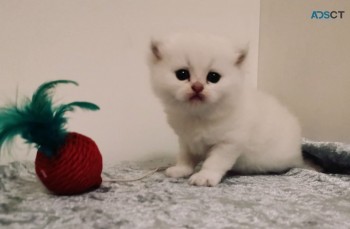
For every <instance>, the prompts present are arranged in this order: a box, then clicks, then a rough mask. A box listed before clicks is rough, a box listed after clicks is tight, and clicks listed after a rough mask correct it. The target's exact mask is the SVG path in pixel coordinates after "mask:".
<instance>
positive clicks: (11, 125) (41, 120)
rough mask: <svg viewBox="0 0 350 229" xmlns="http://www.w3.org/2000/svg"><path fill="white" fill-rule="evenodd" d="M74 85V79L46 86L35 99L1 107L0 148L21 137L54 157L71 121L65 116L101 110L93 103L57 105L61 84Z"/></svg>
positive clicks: (49, 83) (43, 86) (54, 82)
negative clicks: (55, 95) (56, 91)
mask: <svg viewBox="0 0 350 229" xmlns="http://www.w3.org/2000/svg"><path fill="white" fill-rule="evenodd" d="M68 83H71V84H74V85H78V84H77V83H76V82H74V81H71V80H57V81H51V82H47V83H44V84H42V85H41V86H40V87H39V88H38V89H37V90H36V91H35V92H34V94H33V96H32V98H31V99H28V98H26V99H25V100H24V102H23V104H22V105H9V106H6V107H2V108H0V149H1V147H3V146H4V145H6V144H8V143H11V142H12V140H13V139H14V137H15V136H17V135H19V136H21V137H22V138H24V139H25V140H26V142H27V143H29V144H32V143H33V144H35V145H36V147H37V148H38V149H40V151H41V152H43V153H44V154H45V155H46V156H53V155H55V153H56V152H57V149H58V148H59V147H60V146H62V145H63V144H64V140H65V136H66V134H67V133H68V132H67V130H66V124H67V118H66V117H65V113H66V112H68V111H70V112H71V111H74V110H75V108H81V109H84V110H98V109H99V107H98V106H97V105H95V104H93V103H89V102H72V103H68V104H61V105H59V106H54V104H53V101H52V97H53V89H54V88H55V87H56V86H57V85H58V84H68Z"/></svg>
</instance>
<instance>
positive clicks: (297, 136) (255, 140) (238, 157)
mask: <svg viewBox="0 0 350 229" xmlns="http://www.w3.org/2000/svg"><path fill="white" fill-rule="evenodd" d="M244 60H245V52H244V51H242V50H237V49H235V48H234V45H233V44H231V42H230V41H229V40H226V39H224V38H219V37H214V36H207V35H200V34H191V35H184V34H182V35H180V34H178V35H173V36H170V37H168V38H164V39H161V40H157V41H153V42H152V44H151V56H150V63H149V65H150V71H151V82H152V85H153V88H154V91H155V92H156V94H157V95H158V97H159V98H160V99H161V100H162V102H163V104H164V106H165V112H166V114H167V118H168V122H169V124H170V126H171V127H172V128H173V129H174V131H175V133H176V134H177V135H178V137H179V143H180V152H179V155H178V160H177V164H176V165H175V166H173V167H170V168H168V169H167V170H166V174H167V175H168V176H170V177H187V176H190V175H192V174H193V173H194V168H195V166H196V165H197V164H198V163H199V162H201V161H204V162H203V165H202V168H201V170H200V171H199V172H197V173H195V174H193V175H192V176H191V177H190V179H189V181H190V184H193V185H200V186H215V185H217V184H218V183H219V182H220V181H221V179H222V177H223V176H224V175H225V174H226V172H227V171H229V170H234V171H237V172H241V173H259V172H280V171H284V170H286V169H288V168H291V167H299V166H302V165H303V159H302V154H301V130H300V126H299V124H298V121H297V119H296V118H295V117H294V116H293V115H292V114H290V113H289V111H288V110H287V109H286V108H285V107H283V106H282V105H280V104H279V103H278V102H277V100H275V99H274V98H272V97H271V96H269V95H266V94H263V93H262V92H258V91H256V90H255V89H253V88H250V87H247V86H246V85H245V83H244V74H243V71H242V64H243V62H244Z"/></svg>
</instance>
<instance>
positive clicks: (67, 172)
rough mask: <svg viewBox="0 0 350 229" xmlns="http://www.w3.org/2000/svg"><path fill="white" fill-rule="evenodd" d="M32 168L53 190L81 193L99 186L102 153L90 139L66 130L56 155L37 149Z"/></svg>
mask: <svg viewBox="0 0 350 229" xmlns="http://www.w3.org/2000/svg"><path fill="white" fill-rule="evenodd" d="M35 171H36V174H37V176H38V178H39V179H40V180H41V182H42V183H43V184H44V185H45V186H46V188H47V189H48V190H50V191H51V192H52V193H54V194H56V195H75V194H80V193H84V192H87V191H90V190H92V189H95V188H97V187H99V186H100V184H101V182H102V178H101V172H102V156H101V153H100V151H99V149H98V147H97V145H96V143H95V142H94V141H93V140H92V139H90V138H89V137H86V136H84V135H81V134H78V133H68V134H67V136H66V139H65V143H64V145H63V146H62V147H61V148H60V149H59V152H58V154H57V156H54V157H52V158H50V157H47V156H45V155H44V154H43V153H42V152H40V151H38V152H37V155H36V159H35Z"/></svg>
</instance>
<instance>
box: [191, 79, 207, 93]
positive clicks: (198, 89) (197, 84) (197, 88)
mask: <svg viewBox="0 0 350 229" xmlns="http://www.w3.org/2000/svg"><path fill="white" fill-rule="evenodd" d="M191 88H192V90H193V91H194V92H196V93H201V92H202V91H203V90H204V86H203V84H202V83H200V82H198V81H197V82H195V83H194V84H192V86H191Z"/></svg>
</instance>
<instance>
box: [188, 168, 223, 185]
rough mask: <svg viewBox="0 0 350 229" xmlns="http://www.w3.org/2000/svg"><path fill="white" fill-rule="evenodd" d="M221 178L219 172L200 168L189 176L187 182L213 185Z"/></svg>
mask: <svg viewBox="0 0 350 229" xmlns="http://www.w3.org/2000/svg"><path fill="white" fill-rule="evenodd" d="M221 179H222V175H221V174H220V173H217V172H214V171H209V170H201V171H199V172H198V173H196V174H193V175H192V176H191V177H190V180H189V183H190V184H191V185H197V186H209V187H213V186H215V185H217V184H219V183H220V181H221Z"/></svg>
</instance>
